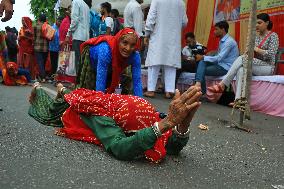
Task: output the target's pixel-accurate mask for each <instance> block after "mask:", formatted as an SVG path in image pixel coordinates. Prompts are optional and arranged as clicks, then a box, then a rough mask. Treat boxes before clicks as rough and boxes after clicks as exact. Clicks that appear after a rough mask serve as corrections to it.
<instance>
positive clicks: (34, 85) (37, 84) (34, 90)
mask: <svg viewBox="0 0 284 189" xmlns="http://www.w3.org/2000/svg"><path fill="white" fill-rule="evenodd" d="M37 87H41V85H40V83H39V82H35V83H34V84H33V89H32V91H31V95H30V96H29V102H30V103H33V101H34V100H35V97H36V88H37Z"/></svg>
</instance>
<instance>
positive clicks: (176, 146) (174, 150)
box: [166, 133, 189, 155]
mask: <svg viewBox="0 0 284 189" xmlns="http://www.w3.org/2000/svg"><path fill="white" fill-rule="evenodd" d="M188 139H189V138H188V137H186V138H180V137H178V136H177V135H176V134H175V133H173V135H172V136H171V137H170V138H169V140H168V143H167V145H166V150H167V154H169V155H178V154H179V152H180V151H181V150H182V149H183V147H185V146H186V144H187V142H188Z"/></svg>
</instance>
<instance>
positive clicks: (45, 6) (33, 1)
mask: <svg viewBox="0 0 284 189" xmlns="http://www.w3.org/2000/svg"><path fill="white" fill-rule="evenodd" d="M56 2H57V0H30V6H31V13H32V14H33V15H34V17H35V19H37V18H38V17H39V16H40V14H41V13H44V14H45V15H46V17H47V19H48V21H49V22H53V21H54V20H55V18H54V6H55V4H56Z"/></svg>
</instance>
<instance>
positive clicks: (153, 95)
mask: <svg viewBox="0 0 284 189" xmlns="http://www.w3.org/2000/svg"><path fill="white" fill-rule="evenodd" d="M143 95H144V96H146V97H148V98H154V97H155V92H154V91H147V92H145V93H144V94H143Z"/></svg>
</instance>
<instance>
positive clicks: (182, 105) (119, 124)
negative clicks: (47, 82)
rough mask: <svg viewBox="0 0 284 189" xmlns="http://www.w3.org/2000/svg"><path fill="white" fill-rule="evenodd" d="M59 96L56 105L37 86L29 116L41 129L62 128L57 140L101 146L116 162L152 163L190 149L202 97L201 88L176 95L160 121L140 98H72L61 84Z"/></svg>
mask: <svg viewBox="0 0 284 189" xmlns="http://www.w3.org/2000/svg"><path fill="white" fill-rule="evenodd" d="M57 90H58V95H57V97H56V98H55V100H53V99H51V98H50V97H49V96H48V95H47V93H46V92H45V91H44V90H43V89H42V88H41V86H40V85H39V84H38V83H36V84H35V85H34V88H33V90H32V93H31V97H30V103H31V106H30V109H29V115H30V116H32V117H33V118H34V119H36V120H37V121H39V122H40V123H42V124H45V125H51V126H59V127H62V128H60V129H57V130H56V134H57V135H60V136H64V137H67V138H70V139H74V140H80V141H84V142H89V143H94V144H96V145H100V146H102V147H104V149H105V150H106V151H107V152H109V153H111V154H113V155H114V156H115V157H116V158H117V159H121V160H132V159H135V158H137V157H139V156H140V155H143V154H144V155H145V157H146V158H147V159H148V160H150V161H152V162H160V161H161V160H162V159H163V158H164V157H165V155H166V154H178V153H179V152H180V151H181V150H182V149H183V147H184V146H185V145H186V144H187V141H188V137H189V128H188V127H189V125H190V122H191V120H192V118H193V116H194V114H195V112H196V110H197V109H198V107H199V106H200V102H199V98H200V96H201V92H200V88H198V87H191V88H189V89H188V90H187V91H186V92H185V93H183V94H182V95H181V94H180V92H179V91H178V90H177V91H176V94H175V99H174V100H173V101H172V102H171V104H170V105H169V111H168V115H167V116H166V117H165V118H164V119H161V118H160V116H159V115H160V114H159V113H158V112H156V111H155V108H154V106H153V105H151V104H150V103H149V102H148V101H146V100H145V99H142V98H140V97H136V96H130V95H118V94H104V93H103V92H99V91H93V90H88V89H83V88H81V89H77V90H75V91H73V92H70V91H68V90H67V89H66V88H64V87H63V85H62V84H59V85H58V86H57Z"/></svg>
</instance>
